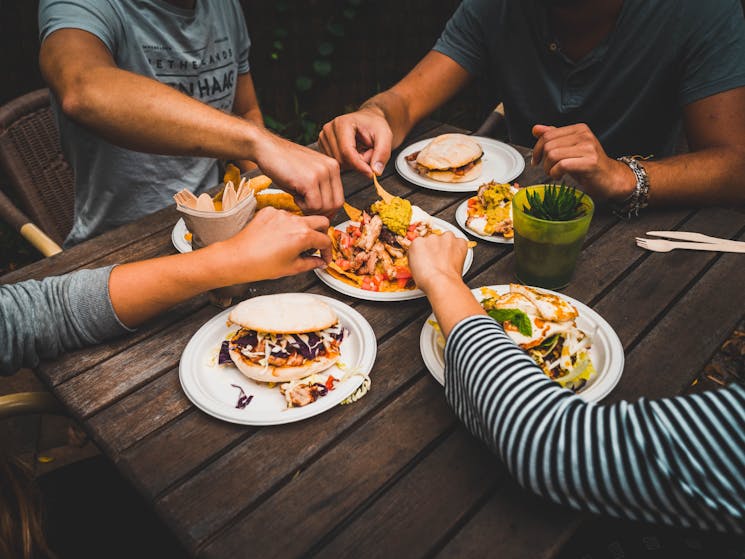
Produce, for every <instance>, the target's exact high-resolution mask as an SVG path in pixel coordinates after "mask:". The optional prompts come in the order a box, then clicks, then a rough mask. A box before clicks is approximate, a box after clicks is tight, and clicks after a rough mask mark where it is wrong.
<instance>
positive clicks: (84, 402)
mask: <svg viewBox="0 0 745 559" xmlns="http://www.w3.org/2000/svg"><path fill="white" fill-rule="evenodd" d="M453 130H454V129H453V127H450V126H447V125H437V124H436V123H429V124H426V125H423V126H421V127H420V128H419V129H418V130H417V132H416V134H414V135H413V138H412V139H416V138H417V137H427V136H434V135H437V134H440V133H443V132H446V131H453ZM523 153H527V150H523ZM384 176H385V178H384V180H383V181H382V183H383V185H384V186H385V188H386V189H388V190H389V191H391V192H392V193H394V194H396V195H399V196H405V197H407V198H409V199H410V200H411V201H412V202H413V203H415V204H418V205H419V206H421V207H422V208H424V209H425V210H427V211H429V212H431V213H433V214H435V215H437V216H439V217H441V218H443V219H445V220H447V221H450V222H454V213H455V208H456V207H457V206H458V204H459V203H460V201H461V200H463V198H464V196H463V195H454V194H447V193H438V192H433V191H429V190H424V189H420V188H417V187H414V186H412V185H410V184H408V183H406V182H404V181H403V180H402V179H400V178H399V177H398V175H396V174H395V172H394V171H393V170H392V165H389V166H388V169H387V170H386V173H385V175H384ZM540 178H541V176H540V173H539V172H537V171H536V170H535V169H533V168H532V167H531V166H530V165H529V164H528V165H527V167H526V172H525V173H524V175H523V176H522V177H520V179H519V181H520V182H521V184H530V183H531V182H538V181H539V180H540ZM344 186H345V191H346V195H347V199H348V201H349V202H350V203H351V204H353V205H355V206H357V207H361V206H364V205H365V204H369V203H370V202H372V201H373V200H374V198H375V196H374V191H373V189H372V188H371V187H370V183H369V180H366V179H365V178H364V177H361V176H358V175H352V174H346V175H345V176H344ZM340 217H341V216H340ZM176 219H177V215H176V212H175V209H173V208H168V209H166V210H163V211H161V212H159V213H157V214H154V215H152V216H150V217H147V218H145V219H143V220H141V221H139V222H137V223H134V224H131V225H128V226H125V227H122V228H120V229H117V230H115V231H112V232H109V233H107V234H105V235H103V236H101V237H98V238H96V239H93V240H91V241H88V242H86V243H84V244H82V245H80V246H78V247H75V248H73V249H71V250H69V251H66V252H65V253H63V254H61V255H59V256H56V257H53V258H48V259H46V260H44V261H41V262H38V263H36V264H34V265H32V266H29V267H26V268H23V269H22V270H19V271H17V272H14V273H12V274H8V275H6V276H4V277H3V278H2V281H4V282H11V281H19V280H23V279H27V278H40V277H44V276H47V275H51V274H60V273H64V272H69V271H72V270H75V269H78V268H84V267H94V266H100V265H105V264H111V263H116V262H125V261H131V260H134V259H141V258H147V257H153V256H158V255H163V254H170V253H173V252H174V248H173V247H172V246H171V240H170V232H171V228H172V226H173V224H174V223H175V222H176ZM675 228H681V229H686V230H694V231H701V232H703V233H707V234H710V235H716V236H721V237H729V238H743V233H744V232H745V218H744V216H743V213H741V212H740V211H737V210H732V209H724V208H712V209H705V210H698V211H692V210H688V209H672V210H665V211H658V210H654V211H652V210H650V211H648V212H646V213H645V214H644V215H643V217H641V218H639V219H636V220H633V221H630V222H622V221H618V220H617V219H616V218H614V217H612V216H610V215H609V214H608V213H603V212H600V213H598V214H597V215H596V216H595V218H594V219H593V222H592V225H591V227H590V232H589V235H588V240H587V245H586V247H585V249H584V251H583V252H582V254H581V256H580V262H579V267H578V270H577V273H576V276H575V278H574V280H573V281H572V282H571V284H570V286H569V288H568V289H566V291H565V292H566V293H567V294H568V295H570V296H572V297H575V298H577V299H579V300H580V301H583V302H584V303H586V304H588V305H590V306H591V307H593V308H594V309H595V310H596V311H598V312H599V313H600V314H601V315H602V316H603V317H605V319H606V320H608V322H609V323H610V324H611V325H612V326H613V328H614V329H615V330H616V332H617V333H618V335H619V337H620V339H621V341H622V343H623V346H624V348H625V352H626V367H625V371H624V374H623V377H622V379H621V381H620V383H619V385H618V387H617V388H616V389H615V390H614V391H613V392H612V394H611V395H610V397H609V398H608V399H607V401H617V400H620V399H622V398H626V399H628V398H636V397H639V396H642V395H645V396H650V397H659V396H669V395H674V394H678V393H680V392H681V391H682V390H683V389H684V388H685V387H686V386H687V385H688V384H689V383H690V381H691V380H692V379H693V378H694V376H696V374H697V373H698V372H699V371H700V370H701V369H702V368H703V366H704V364H705V363H707V362H708V360H709V359H710V358H711V356H712V355H713V353H714V352H715V351H716V349H717V348H718V347H719V345H720V344H721V342H722V341H723V340H724V339H725V338H726V337H727V335H728V334H729V333H730V332H731V331H732V330H733V329H734V327H735V325H736V324H737V323H738V321H739V320H741V318H742V317H743V312H744V309H745V305H744V304H743V303H744V302H745V296H744V295H743V286H744V285H745V265H744V261H743V257H742V255H737V254H724V255H722V254H716V253H707V252H695V251H676V252H672V253H667V254H656V253H649V252H645V251H643V250H641V249H639V248H637V247H636V246H635V244H634V237H635V236H638V235H641V234H643V233H644V232H645V231H648V230H653V229H675ZM513 277H514V276H513V263H512V251H511V249H510V248H505V247H503V246H501V245H495V244H490V243H479V244H478V246H477V247H476V248H475V249H474V263H473V266H472V267H471V270H470V272H469V273H468V275H467V279H468V283H469V284H470V285H471V286H473V287H475V286H479V285H486V284H500V283H508V282H509V281H511V280H513ZM287 291H307V292H310V293H321V294H325V295H330V296H333V297H336V298H338V299H340V300H343V301H345V302H347V303H349V304H350V305H352V306H353V307H355V308H356V309H357V310H358V311H360V312H361V313H362V314H363V315H364V316H365V317H366V318H367V320H368V321H369V322H370V324H371V325H372V326H373V328H374V330H375V334H376V336H377V339H378V344H379V349H378V357H377V361H376V363H375V367H374V369H373V371H372V374H371V377H372V389H371V391H370V392H369V394H368V395H367V396H365V397H364V398H363V399H362V400H360V401H359V402H357V403H355V404H353V405H349V406H337V407H336V408H334V409H332V410H330V411H328V412H326V413H323V414H321V415H319V416H316V417H314V418H311V419H309V420H306V421H302V422H299V423H294V424H289V425H283V426H277V427H262V428H254V427H245V426H239V425H233V424H229V423H224V422H222V421H219V420H216V419H213V418H212V417H210V416H208V415H206V414H204V413H202V412H201V411H199V410H198V409H196V408H195V407H194V406H193V405H192V404H191V402H190V401H189V400H188V399H187V398H186V396H185V395H184V394H183V392H182V391H181V388H180V385H179V379H178V360H179V357H180V356H181V352H182V351H183V349H184V346H185V344H186V342H187V341H188V340H189V338H190V337H191V336H192V334H194V332H195V331H196V330H197V329H198V328H199V327H200V326H201V325H202V324H204V323H205V322H206V321H207V320H208V319H209V318H211V317H212V316H214V315H215V314H216V313H217V312H219V311H218V310H217V309H215V308H213V307H211V306H209V305H208V304H207V300H206V297H200V298H197V299H194V300H192V301H189V302H187V303H185V304H183V305H181V306H179V307H177V308H175V309H174V310H172V311H171V312H169V313H168V314H166V315H164V316H162V317H161V318H159V319H157V320H155V321H153V322H152V323H150V324H148V325H147V326H145V327H143V328H141V329H140V330H139V331H137V332H136V333H134V334H132V335H130V336H128V337H125V338H121V339H118V340H115V341H114V342H112V343H110V344H107V345H102V346H99V347H95V348H92V349H89V350H83V351H78V352H75V353H73V354H69V355H66V356H63V357H62V358H60V359H58V360H56V361H54V362H50V363H44V364H43V365H42V366H41V367H39V370H38V373H39V375H40V376H41V378H42V379H44V381H45V382H46V383H48V385H49V386H50V387H51V388H52V390H53V391H54V393H55V394H56V395H57V396H58V397H59V398H60V400H62V401H63V402H64V404H65V406H66V407H67V408H68V409H69V410H70V412H71V413H72V414H73V415H74V416H75V417H76V418H78V419H79V420H80V421H81V422H82V424H83V425H84V427H85V428H86V429H87V430H88V432H89V433H90V435H91V436H92V437H93V439H94V440H95V441H96V443H97V444H98V445H99V446H100V448H101V449H102V450H103V452H105V454H106V455H107V456H108V457H109V458H111V460H113V461H114V462H115V463H116V465H117V466H118V468H119V469H120V470H121V471H122V472H123V473H124V475H125V476H126V477H127V478H128V479H130V480H131V482H132V483H133V484H134V485H135V486H136V487H137V489H138V490H139V491H140V492H141V494H142V495H143V496H144V497H145V498H146V499H147V500H148V501H149V502H150V503H152V504H153V506H154V507H155V509H156V510H157V512H158V513H159V514H160V516H161V517H162V518H163V519H164V520H165V521H166V522H167V524H168V525H169V526H170V527H171V528H172V530H173V531H174V532H175V533H176V534H177V535H178V537H179V538H180V540H181V542H182V543H183V544H184V546H185V547H186V548H187V549H188V550H189V551H190V552H191V553H193V554H195V555H199V556H204V557H224V558H234V557H262V558H268V557H299V556H320V557H340V556H354V557H372V556H375V557H416V556H425V555H426V556H440V557H464V556H470V557H486V556H494V557H510V558H514V557H530V558H538V557H552V556H554V555H555V554H556V553H557V551H558V550H559V549H560V548H561V546H562V544H563V543H565V542H566V540H567V539H568V538H569V537H570V536H571V535H572V533H573V532H574V531H575V530H576V529H577V527H578V526H580V525H581V523H582V522H583V521H584V520H585V518H584V517H583V516H582V515H579V514H577V513H574V512H572V511H570V510H568V509H563V508H559V507H557V506H554V505H552V504H550V503H548V502H547V501H543V500H541V499H539V498H537V497H534V496H532V495H529V494H528V493H526V492H524V491H522V490H521V489H519V487H518V486H517V485H516V483H515V482H514V481H513V480H512V479H511V478H510V477H509V475H508V474H507V472H506V471H505V469H504V468H503V466H502V465H501V463H500V462H499V460H498V459H497V458H495V457H494V456H493V455H491V454H490V453H489V452H488V451H487V450H486V449H485V447H484V446H482V444H480V443H479V442H478V441H477V440H475V439H474V438H472V437H471V436H470V435H469V434H468V433H467V432H466V431H465V429H464V428H463V427H462V426H461V425H460V424H459V422H458V420H457V419H456V417H455V416H454V414H453V413H452V412H451V411H450V409H449V407H448V405H447V403H446V401H445V398H444V395H443V389H442V388H441V387H440V386H439V385H438V384H437V382H435V380H434V379H433V378H432V377H431V376H430V375H429V373H428V372H427V370H426V369H425V367H424V364H423V362H422V359H421V357H420V353H419V333H420V330H421V328H422V325H423V324H424V321H425V317H426V316H427V315H428V314H429V312H430V309H429V305H428V304H427V302H426V300H424V299H420V300H416V301H407V302H401V303H395V304H385V303H372V302H366V301H358V300H355V299H351V298H348V297H345V296H342V295H339V294H337V293H335V292H333V291H331V290H330V289H328V288H327V287H326V286H325V285H323V284H322V283H321V282H320V281H319V280H318V279H317V278H316V277H315V275H313V274H312V273H308V274H305V275H301V276H296V277H293V278H286V279H283V280H280V281H274V282H263V283H260V284H256V285H255V286H254V288H253V289H252V293H253V294H264V293H275V292H287Z"/></svg>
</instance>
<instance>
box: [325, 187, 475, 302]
mask: <svg viewBox="0 0 745 559" xmlns="http://www.w3.org/2000/svg"><path fill="white" fill-rule="evenodd" d="M378 188H379V186H378ZM378 192H379V194H381V199H380V200H378V201H377V202H375V203H373V204H372V205H371V206H370V207H369V208H367V209H365V210H359V209H357V208H353V207H352V206H349V205H348V204H345V205H344V209H345V211H346V212H347V215H348V216H349V217H350V219H349V220H348V221H345V222H344V223H341V224H339V225H337V226H336V227H331V228H329V233H328V234H329V237H331V242H332V259H331V262H330V263H329V265H328V266H327V267H326V268H325V269H316V270H315V272H316V274H317V275H318V277H319V278H320V279H321V281H323V282H324V283H325V284H326V285H328V286H329V287H331V288H332V289H335V290H336V291H339V292H340V293H344V294H345V295H351V296H352V297H357V298H359V299H367V300H370V301H404V300H408V299H417V298H419V297H424V293H423V292H422V290H420V289H418V288H417V287H416V284H415V283H414V280H413V278H412V277H411V271H410V269H409V259H408V251H409V247H410V246H411V242H412V241H413V240H414V239H415V238H417V237H425V236H427V235H439V234H442V233H444V232H446V231H450V232H452V233H453V234H454V235H456V236H457V237H460V238H462V239H466V236H465V235H464V234H463V233H462V232H461V231H460V230H459V229H458V228H457V227H455V226H453V225H451V224H449V223H447V222H446V221H443V220H441V219H438V218H436V217H433V216H431V215H429V214H428V213H427V212H425V211H424V210H422V209H421V208H419V207H417V206H414V205H412V204H411V202H409V201H408V200H406V199H403V198H399V197H397V196H391V195H390V194H388V193H386V192H385V191H383V190H382V189H381V188H379V190H378ZM472 262H473V251H472V250H471V249H470V248H469V250H468V254H467V255H466V260H465V262H464V265H463V273H464V274H465V273H466V272H467V271H468V269H469V268H470V267H471V263H472Z"/></svg>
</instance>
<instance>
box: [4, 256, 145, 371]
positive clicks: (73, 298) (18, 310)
mask: <svg viewBox="0 0 745 559" xmlns="http://www.w3.org/2000/svg"><path fill="white" fill-rule="evenodd" d="M111 269H112V268H111V267H107V268H98V269H96V270H79V271H77V272H73V273H71V274H66V275H64V276H57V277H50V278H46V279H44V280H42V281H36V280H29V281H23V282H20V283H16V284H11V285H2V286H0V347H1V348H3V351H2V352H0V374H2V375H10V374H13V373H14V372H15V371H17V370H18V369H19V368H20V367H35V366H36V365H38V363H39V361H40V360H42V359H53V358H54V357H57V356H58V355H59V354H61V353H63V352H65V351H70V350H72V349H77V348H79V347H83V346H86V345H93V344H97V343H100V342H101V341H103V340H105V339H108V338H112V337H115V336H120V335H122V334H124V333H126V332H130V331H131V330H129V329H128V328H127V327H126V326H124V325H123V324H122V323H121V321H120V320H119V318H118V317H117V316H116V313H115V312H114V307H113V306H112V304H111V299H110V298H109V275H110V274H111Z"/></svg>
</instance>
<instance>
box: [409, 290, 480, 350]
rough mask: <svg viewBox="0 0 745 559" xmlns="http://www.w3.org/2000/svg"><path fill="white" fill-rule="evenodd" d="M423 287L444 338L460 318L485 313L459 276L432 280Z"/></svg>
mask: <svg viewBox="0 0 745 559" xmlns="http://www.w3.org/2000/svg"><path fill="white" fill-rule="evenodd" d="M423 289H424V290H425V293H426V295H427V299H429V302H430V305H432V312H434V313H435V318H436V319H437V323H438V324H439V325H440V329H441V330H442V334H443V336H445V337H446V338H447V337H448V336H449V335H450V331H451V330H452V329H453V327H455V325H456V324H458V323H459V322H460V321H461V320H463V319H465V318H467V317H469V316H476V315H486V313H485V312H484V309H483V308H482V307H481V305H480V304H479V302H478V301H476V298H475V297H474V296H473V293H471V290H470V289H469V288H468V286H467V285H466V284H465V283H463V281H462V280H461V278H459V277H457V278H453V279H452V280H450V281H448V280H445V279H442V280H439V281H433V282H432V285H426V286H425V287H423Z"/></svg>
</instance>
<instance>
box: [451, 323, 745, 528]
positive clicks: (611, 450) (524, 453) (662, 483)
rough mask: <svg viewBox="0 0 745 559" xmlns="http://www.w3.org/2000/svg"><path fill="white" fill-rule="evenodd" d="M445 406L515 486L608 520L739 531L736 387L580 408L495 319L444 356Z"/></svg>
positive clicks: (474, 326) (744, 484) (741, 427)
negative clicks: (503, 467) (496, 457)
mask: <svg viewBox="0 0 745 559" xmlns="http://www.w3.org/2000/svg"><path fill="white" fill-rule="evenodd" d="M445 363H446V369H445V389H446V395H447V398H448V401H449V402H450V404H451V406H452V407H453V409H454V410H455V412H456V413H457V414H458V416H459V417H460V418H461V419H462V420H463V422H464V423H465V424H466V426H467V427H468V429H469V430H470V431H471V432H472V433H473V434H474V435H476V436H477V437H479V438H480V439H481V440H483V441H484V442H485V443H486V444H487V445H488V446H489V447H490V448H491V449H492V450H493V451H494V452H495V453H496V454H498V455H499V456H500V457H501V458H502V460H503V461H504V462H505V464H506V465H507V467H508V468H509V470H510V472H511V473H512V474H513V475H514V476H515V477H516V478H517V480H518V481H519V483H520V484H521V485H523V486H525V487H527V488H528V489H530V490H532V491H534V492H535V493H538V494H540V495H543V496H544V497H547V498H550V499H552V500H553V501H556V502H558V503H561V504H565V505H569V506H572V507H574V508H576V509H582V510H589V511H591V512H595V513H603V514H609V515H612V516H616V517H619V518H627V519H632V520H642V521H648V522H657V523H664V524H669V525H676V526H685V527H692V528H698V529H707V530H717V531H722V532H730V533H738V534H742V533H745V389H744V388H743V387H741V386H739V385H732V386H730V387H728V388H725V389H721V390H715V391H710V392H705V393H702V394H696V395H690V396H681V397H675V398H666V399H659V400H646V399H641V400H639V401H637V402H634V403H629V402H619V403H616V404H611V405H602V404H592V403H586V402H584V401H583V400H582V399H581V398H579V397H578V396H576V395H575V394H573V393H572V392H571V391H569V390H565V389H563V388H561V387H560V386H559V385H558V384H556V383H555V382H553V381H552V380H550V379H549V378H548V377H547V376H546V375H545V374H544V373H543V372H542V371H541V369H540V368H538V367H537V366H536V365H535V363H534V362H533V360H532V359H531V358H530V357H529V356H528V355H527V354H526V353H525V352H523V351H522V350H521V349H520V348H519V347H517V346H516V345H515V344H514V343H513V342H512V340H511V339H510V338H509V337H508V336H507V335H506V334H505V333H504V330H502V327H501V326H500V325H499V324H497V323H496V322H495V321H494V320H492V319H490V318H488V317H484V316H474V317H470V318H467V319H465V320H463V321H462V322H460V323H459V324H458V325H457V326H456V327H455V328H454V329H453V331H452V332H451V334H450V337H449V338H448V342H447V346H446V349H445Z"/></svg>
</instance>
